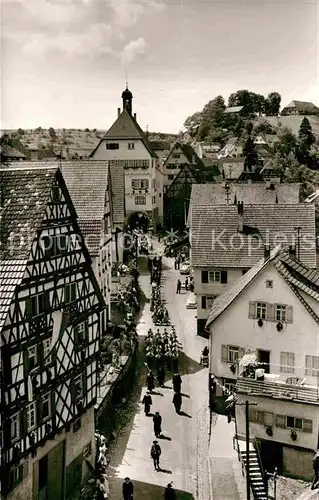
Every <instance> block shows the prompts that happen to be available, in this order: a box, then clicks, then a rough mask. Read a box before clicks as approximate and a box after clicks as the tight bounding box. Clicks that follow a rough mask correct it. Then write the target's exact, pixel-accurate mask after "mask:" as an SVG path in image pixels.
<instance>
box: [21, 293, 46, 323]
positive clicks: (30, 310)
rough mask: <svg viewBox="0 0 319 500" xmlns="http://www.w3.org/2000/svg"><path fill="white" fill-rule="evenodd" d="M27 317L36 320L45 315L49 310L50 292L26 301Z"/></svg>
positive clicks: (33, 296)
mask: <svg viewBox="0 0 319 500" xmlns="http://www.w3.org/2000/svg"><path fill="white" fill-rule="evenodd" d="M25 308H26V316H27V317H29V318H34V317H36V316H40V315H41V314H44V313H45V312H46V311H47V310H48V308H49V294H48V292H43V293H39V294H38V295H32V296H31V297H29V298H28V299H27V300H26V304H25Z"/></svg>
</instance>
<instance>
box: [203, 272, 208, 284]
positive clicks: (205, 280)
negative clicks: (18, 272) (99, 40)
mask: <svg viewBox="0 0 319 500" xmlns="http://www.w3.org/2000/svg"><path fill="white" fill-rule="evenodd" d="M202 283H208V271H202Z"/></svg>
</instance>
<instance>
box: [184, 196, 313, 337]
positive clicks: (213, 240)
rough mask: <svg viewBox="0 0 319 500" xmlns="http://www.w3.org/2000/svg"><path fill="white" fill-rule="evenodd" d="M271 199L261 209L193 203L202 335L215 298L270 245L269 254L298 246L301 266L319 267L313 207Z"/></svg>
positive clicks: (194, 260) (193, 244) (257, 206)
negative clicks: (318, 265)
mask: <svg viewBox="0 0 319 500" xmlns="http://www.w3.org/2000/svg"><path fill="white" fill-rule="evenodd" d="M195 189H196V187H195ZM223 196H224V199H225V194H224V195H223ZM269 199H271V197H270V198H268V197H267V196H265V197H264V199H263V200H260V202H259V204H250V205H245V204H244V203H242V202H240V201H237V205H235V204H233V205H226V204H224V205H203V204H202V205H193V203H191V208H190V212H189V217H188V224H189V228H190V246H191V252H190V256H191V266H192V268H193V269H194V285H195V289H194V292H195V294H196V296H197V333H198V334H202V335H205V324H206V319H207V317H208V313H209V310H210V308H211V306H212V304H213V303H214V301H215V299H216V297H217V296H218V295H220V294H221V293H223V292H224V291H225V290H226V289H227V288H228V287H229V286H231V285H232V284H234V283H235V282H236V281H237V280H238V279H239V278H240V277H241V276H242V275H243V274H244V273H246V272H247V271H248V270H249V269H250V268H251V267H253V266H254V265H255V264H256V263H257V262H258V261H259V260H260V258H261V257H262V255H263V249H264V246H265V245H269V247H270V249H272V248H274V247H276V246H277V245H278V244H279V243H283V244H287V245H296V246H297V248H298V251H297V255H298V256H299V257H300V260H301V262H302V263H303V264H305V265H307V266H309V267H310V268H315V267H316V244H315V241H316V239H315V238H316V233H315V209H314V207H313V206H309V204H301V203H298V202H297V201H296V202H293V203H286V204H273V203H269V202H268V203H267V200H269ZM262 201H263V202H264V203H262ZM297 228H299V234H298V229H297ZM307 242H309V243H307Z"/></svg>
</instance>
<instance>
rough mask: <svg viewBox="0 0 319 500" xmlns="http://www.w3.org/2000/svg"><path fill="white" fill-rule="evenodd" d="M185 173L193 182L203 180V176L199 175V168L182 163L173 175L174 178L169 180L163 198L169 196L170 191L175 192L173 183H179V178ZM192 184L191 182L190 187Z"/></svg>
mask: <svg viewBox="0 0 319 500" xmlns="http://www.w3.org/2000/svg"><path fill="white" fill-rule="evenodd" d="M185 174H186V175H187V174H188V176H187V177H188V178H191V179H192V180H193V181H195V182H202V181H203V176H202V175H201V172H200V170H199V169H197V168H196V166H195V165H191V164H189V163H185V164H184V165H182V167H181V168H180V169H179V172H178V174H177V175H176V176H175V177H174V180H173V181H172V182H171V184H170V185H169V187H168V189H167V191H166V193H165V198H170V196H169V195H170V193H171V192H173V193H175V189H174V187H175V185H176V184H179V183H180V180H181V178H184V177H185ZM193 186H194V184H193V183H192V187H193Z"/></svg>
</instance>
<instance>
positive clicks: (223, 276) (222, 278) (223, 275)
mask: <svg viewBox="0 0 319 500" xmlns="http://www.w3.org/2000/svg"><path fill="white" fill-rule="evenodd" d="M220 282H221V283H227V271H221V273H220Z"/></svg>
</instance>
